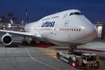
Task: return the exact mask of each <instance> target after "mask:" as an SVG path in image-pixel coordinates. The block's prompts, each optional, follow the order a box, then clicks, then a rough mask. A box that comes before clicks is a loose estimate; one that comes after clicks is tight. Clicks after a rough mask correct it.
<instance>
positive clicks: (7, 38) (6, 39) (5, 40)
mask: <svg viewBox="0 0 105 70" xmlns="http://www.w3.org/2000/svg"><path fill="white" fill-rule="evenodd" d="M1 41H2V43H3V44H5V45H10V44H11V43H12V36H11V35H10V34H9V33H6V34H4V35H3V36H2V38H1Z"/></svg>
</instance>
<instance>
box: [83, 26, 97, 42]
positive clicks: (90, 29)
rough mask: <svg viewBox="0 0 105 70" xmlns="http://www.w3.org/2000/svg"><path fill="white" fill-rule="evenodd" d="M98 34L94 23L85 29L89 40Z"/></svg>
mask: <svg viewBox="0 0 105 70" xmlns="http://www.w3.org/2000/svg"><path fill="white" fill-rule="evenodd" d="M96 35H97V32H96V28H95V27H94V26H93V25H88V26H87V27H86V29H85V36H86V40H87V42H90V41H92V40H93V39H94V38H95V37H96Z"/></svg>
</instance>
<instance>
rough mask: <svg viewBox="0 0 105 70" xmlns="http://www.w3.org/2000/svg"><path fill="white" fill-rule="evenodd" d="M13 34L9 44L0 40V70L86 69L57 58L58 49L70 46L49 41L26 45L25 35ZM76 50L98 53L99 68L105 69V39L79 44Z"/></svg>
mask: <svg viewBox="0 0 105 70" xmlns="http://www.w3.org/2000/svg"><path fill="white" fill-rule="evenodd" d="M12 36H13V43H12V44H11V45H9V46H5V45H4V44H2V42H0V70H84V69H77V68H75V67H72V66H70V65H69V64H68V63H66V62H64V61H62V60H59V59H57V58H55V56H56V51H62V52H67V51H68V47H65V46H58V45H50V44H49V43H46V44H44V45H42V44H39V43H37V44H35V45H31V44H29V45H26V46H24V45H22V43H21V41H22V38H23V37H21V36H15V35H12ZM75 51H82V52H88V53H95V54H97V55H98V56H99V57H100V60H101V66H100V68H99V69H97V70H105V60H104V58H105V40H101V39H95V40H94V41H92V42H90V43H88V44H85V45H81V46H78V47H77V49H76V50H75ZM87 70H89V69H87Z"/></svg>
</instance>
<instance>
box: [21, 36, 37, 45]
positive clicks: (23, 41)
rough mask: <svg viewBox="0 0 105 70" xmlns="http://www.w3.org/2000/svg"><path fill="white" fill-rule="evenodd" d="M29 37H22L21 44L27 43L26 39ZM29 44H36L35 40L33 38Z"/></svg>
mask: <svg viewBox="0 0 105 70" xmlns="http://www.w3.org/2000/svg"><path fill="white" fill-rule="evenodd" d="M28 39H29V38H26V37H24V39H23V40H22V44H23V45H28V42H27V40H28ZM31 44H36V41H35V40H34V39H32V40H31Z"/></svg>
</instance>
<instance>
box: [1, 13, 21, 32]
mask: <svg viewBox="0 0 105 70" xmlns="http://www.w3.org/2000/svg"><path fill="white" fill-rule="evenodd" d="M13 15H14V14H13V13H3V16H0V29H3V30H14V31H17V30H20V29H19V28H21V25H20V22H19V21H18V20H17V18H14V17H13Z"/></svg>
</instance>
